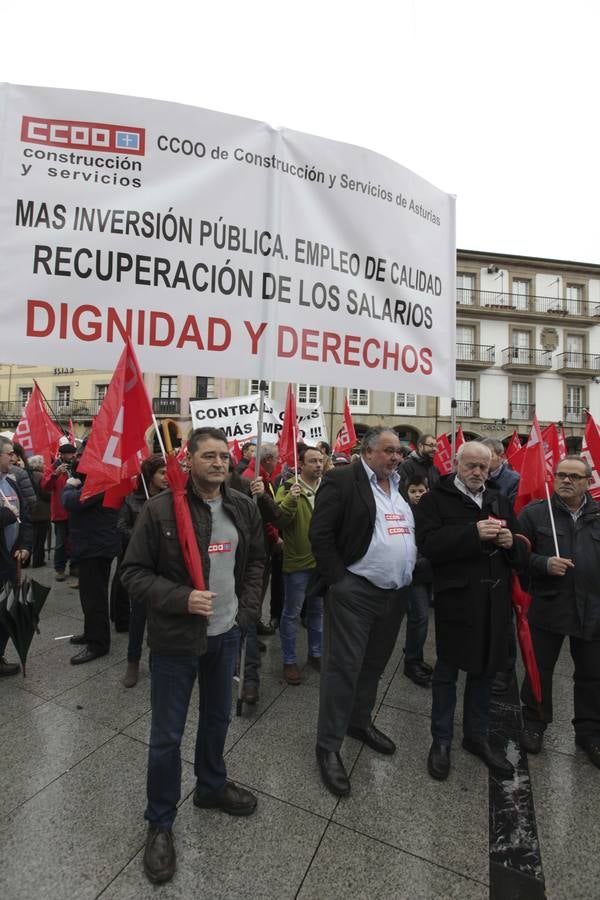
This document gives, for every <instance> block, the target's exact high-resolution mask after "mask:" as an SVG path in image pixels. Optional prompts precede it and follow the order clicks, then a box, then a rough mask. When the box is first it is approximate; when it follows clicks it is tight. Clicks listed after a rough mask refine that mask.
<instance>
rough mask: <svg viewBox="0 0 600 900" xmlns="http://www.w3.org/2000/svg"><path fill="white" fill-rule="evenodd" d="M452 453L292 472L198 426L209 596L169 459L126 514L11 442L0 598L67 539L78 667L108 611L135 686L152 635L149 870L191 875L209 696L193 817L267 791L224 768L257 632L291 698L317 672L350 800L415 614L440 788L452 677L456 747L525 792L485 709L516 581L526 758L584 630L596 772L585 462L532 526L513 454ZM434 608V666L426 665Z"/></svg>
mask: <svg viewBox="0 0 600 900" xmlns="http://www.w3.org/2000/svg"><path fill="white" fill-rule="evenodd" d="M436 448H437V443H436V438H435V437H434V436H433V435H429V434H424V435H422V436H421V437H420V438H419V440H418V443H417V446H416V448H415V449H414V450H413V451H410V450H407V449H406V448H405V447H403V446H402V445H401V442H400V440H399V438H398V435H397V433H396V432H395V431H394V430H392V429H390V428H388V427H385V426H380V427H376V428H373V429H370V430H369V431H368V432H367V433H366V434H365V435H364V437H363V439H362V443H361V447H360V451H359V452H357V453H353V454H351V455H346V454H344V453H331V450H330V448H329V446H328V445H327V444H320V445H318V446H316V447H313V446H308V445H306V444H300V445H299V446H298V448H297V466H296V467H295V468H290V467H289V466H287V465H286V466H284V467H283V469H282V467H281V465H280V461H279V451H278V447H277V446H276V445H274V444H263V445H262V446H261V448H260V450H259V452H258V456H257V455H256V447H255V446H254V444H252V443H248V444H246V445H244V446H243V447H242V456H241V459H240V461H239V463H237V464H236V465H234V464H233V463H232V461H231V458H230V454H229V448H228V445H227V440H226V438H225V435H224V434H223V432H221V431H219V430H217V429H214V428H199V429H196V430H195V431H194V432H193V433H192V435H191V437H190V439H189V443H188V448H187V454H186V457H185V462H184V465H185V467H186V468H187V469H188V470H189V478H188V481H187V489H186V492H185V503H186V504H187V508H188V509H189V513H190V517H191V527H192V534H193V540H195V543H196V545H197V551H198V552H199V558H200V565H201V569H202V577H203V581H204V587H203V588H199V587H198V586H197V585H196V586H194V583H193V582H192V578H191V576H190V568H189V565H188V560H187V558H186V557H185V556H184V552H183V550H182V543H181V534H180V532H179V530H178V529H179V527H180V526H179V521H178V518H177V516H178V513H177V511H176V509H175V505H174V500H173V494H172V492H171V491H170V490H169V489H168V488H169V485H168V477H167V472H166V468H165V461H164V459H163V457H162V456H161V455H154V456H150V457H149V458H148V459H146V460H144V462H143V464H142V467H141V474H140V477H139V480H138V484H137V487H136V489H135V490H134V491H133V492H132V493H131V494H130V495H129V496H128V497H127V498H126V499H125V501H124V503H123V505H122V507H121V509H120V511H119V512H117V511H116V510H114V509H112V508H110V507H107V506H105V505H104V504H103V497H102V495H98V496H96V497H91V498H88V499H86V500H83V499H82V491H83V486H84V483H85V476H84V475H83V474H81V473H80V472H79V471H78V469H77V461H78V453H77V450H76V448H75V446H73V445H71V444H64V445H63V446H61V447H60V450H59V453H58V457H57V459H56V460H55V461H54V462H53V463H52V465H51V466H48V467H44V464H43V460H42V459H41V457H30V458H29V459H26V458H25V456H24V454H23V453H22V452H21V451H20V448H19V447H18V445H17V444H15V443H13V442H12V441H11V440H10V439H9V438H7V437H0V492H1V493H0V525H1V531H0V581H1V582H2V585H6V584H10V583H11V582H13V581H14V580H15V578H16V570H17V567H18V566H22V565H27V564H28V562H29V561H31V564H32V566H35V567H39V566H43V565H44V564H45V562H46V559H47V560H48V564H50V555H49V554H48V549H47V536H48V534H49V531H50V526H51V524H52V525H53V531H54V554H53V557H52V564H53V566H54V572H55V574H54V577H55V579H56V580H57V581H63V580H65V579H66V578H67V577H68V574H67V572H69V573H70V575H71V576H74V577H75V578H76V579H77V580H76V581H75V582H74V583H75V585H77V586H78V588H79V595H80V599H81V604H82V609H83V613H84V627H83V631H82V633H81V634H77V635H73V636H72V637H71V643H73V644H75V645H79V646H78V650H77V652H76V654H75V655H74V656H73V657H72V659H71V663H72V664H73V665H80V664H84V663H87V662H89V661H91V660H93V659H95V658H97V657H99V656H102V655H104V654H106V653H108V652H109V648H110V621H109V611H110V612H111V613H112V617H113V619H114V621H115V625H116V626H117V627H118V628H119V629H120V630H124V629H127V630H128V632H129V644H128V651H127V668H126V671H125V673H124V678H123V684H124V685H125V687H126V688H130V689H131V688H134V687H135V685H136V684H137V682H138V678H139V666H140V659H141V656H142V647H143V638H144V633H145V632H147V643H148V646H149V648H150V660H151V681H152V724H151V736H150V749H149V760H148V799H147V807H146V813H145V817H146V820H147V823H148V833H147V842H146V850H145V854H144V869H145V872H146V874H147V876H148V878H149V879H150V880H151V881H152V882H154V883H160V882H164V881H167V880H169V879H170V878H171V877H172V875H173V873H174V871H175V868H176V852H175V843H174V839H173V830H172V829H173V824H174V821H175V816H176V810H177V803H178V800H179V797H180V787H181V785H180V782H181V758H180V743H181V738H182V734H183V729H184V726H185V721H186V715H187V710H188V706H189V702H190V697H191V693H192V688H193V686H194V683H195V682H196V681H198V682H199V685H200V711H199V721H198V733H197V738H196V755H195V765H194V768H195V774H196V779H197V785H196V790H195V793H194V803H195V805H196V806H198V807H200V808H204V809H205V808H217V809H220V810H222V811H223V812H225V813H228V814H230V815H236V816H247V815H251V814H252V813H253V812H254V810H255V809H256V806H257V798H256V797H255V796H254V795H253V794H252V793H251V792H249V791H248V790H246V789H245V788H242V787H241V786H239V785H236V784H235V783H234V782H232V781H230V780H228V778H227V771H226V766H225V761H224V745H225V739H226V735H227V729H228V724H229V717H230V710H231V703H232V679H233V675H234V672H235V670H236V667H237V666H238V665H239V652H240V642H241V638H242V637H245V639H246V653H245V658H246V665H245V686H244V695H243V699H244V700H245V702H246V703H249V704H256V703H258V702H259V701H260V695H259V688H260V677H259V671H260V653H261V649H264V641H263V638H267V637H271V638H273V639H274V640H275V639H276V637H275V636H276V632H277V630H279V639H280V642H281V666H282V668H281V675H282V678H283V680H284V681H285V682H286V683H287V684H288V685H290V686H291V687H292V688H293V689H296V688H298V687H299V686H300V685H301V684H302V683H303V680H304V673H303V672H304V667H305V666H309V667H311V668H312V669H314V670H317V671H318V672H319V673H320V694H319V703H318V711H317V710H316V709H315V719H316V723H315V724H316V730H315V735H316V741H315V743H316V757H317V766H318V770H319V772H320V776H321V778H322V781H323V783H324V784H325V786H326V787H327V789H328V790H330V791H331V792H332V793H333V794H335V795H336V796H345V795H347V794H348V793H349V792H350V790H351V784H350V778H349V776H348V773H347V771H346V768H345V765H344V760H343V755H342V749H343V742H344V738H345V736H346V735H349V736H351V737H353V738H355V739H358V740H360V741H362V742H363V743H365V744H366V745H367V746H369V747H370V748H371V749H373V750H374V751H375V752H378V753H382V754H388V755H390V754H393V753H394V752H395V750H396V747H395V745H394V743H393V741H392V740H391V738H389V737H388V736H387V735H385V734H384V733H383V732H382V731H380V730H379V729H378V728H377V726H376V724H375V722H374V721H373V711H374V708H375V703H376V695H377V688H378V684H379V680H380V677H381V674H382V672H383V670H384V668H385V665H386V663H387V662H388V660H389V658H390V655H391V653H392V651H393V649H394V646H395V644H396V641H397V639H398V634H399V631H400V627H401V623H402V621H403V619H404V617H405V616H406V632H405V643H404V663H403V671H404V675H405V676H406V677H407V679H410V680H411V681H412V682H413V683H414V684H416V685H417V686H419V687H420V688H422V689H424V690H430V691H431V696H432V710H431V737H432V741H431V746H430V748H429V755H428V757H427V763H426V765H427V769H428V771H429V774H430V775H431V777H432V778H434V779H436V780H438V781H443V780H445V779H446V778H448V777H449V775H450V772H451V752H452V745H453V736H454V734H453V732H454V720H455V707H456V686H457V678H458V675H459V672H460V671H464V672H466V682H465V688H464V703H463V721H462V747H463V748H464V750H465V751H467V752H469V753H471V754H473V755H475V756H477V757H478V758H480V759H481V761H482V762H483V763H484V764H485V765H486V766H487V767H488V768H489V769H490V770H491V771H493V772H494V773H495V774H496V775H498V776H499V777H503V778H510V777H511V776H512V773H513V767H512V765H511V763H510V762H509V761H508V759H507V758H506V756H505V755H504V752H503V749H502V747H499V746H494V745H493V743H490V740H489V711H490V700H491V695H492V694H493V693H498V694H502V693H505V692H506V691H508V690H509V689H510V688H511V686H512V685H514V684H515V665H516V637H515V626H514V622H513V615H512V606H511V580H512V577H513V573H516V574H517V575H518V576H519V578H520V582H521V584H522V586H523V588H525V589H526V590H528V591H530V593H531V594H532V597H533V600H532V605H531V609H530V615H529V621H530V627H531V634H532V641H533V646H534V649H535V655H536V658H537V663H538V667H539V671H540V677H541V683H542V704H541V707H540V706H539V705H538V704H537V703H536V702H535V700H534V698H533V694H532V686H531V683H530V680H529V678H528V676H527V675H526V676H525V678H524V680H523V683H522V686H521V701H522V709H523V720H524V724H523V729H522V736H521V743H522V746H523V748H524V749H525V750H526V751H527V752H529V753H539V752H541V751H542V749H543V737H544V732H545V730H546V728H547V727H548V726H549V725H550V723H551V722H552V715H553V707H552V679H553V672H554V668H555V665H556V661H557V658H558V654H559V652H560V650H561V646H562V644H563V641H564V638H565V637H567V636H568V638H569V645H570V651H571V656H572V659H573V664H574V700H575V717H574V720H573V726H574V732H575V740H576V743H577V744H578V746H580V747H581V748H582V749H583V750H584V751H585V753H586V754H587V756H588V758H589V759H590V761H591V762H592V763H593V764H594V765H595V766H597V767H598V768H600V589H599V588H598V572H599V571H600V504H598V503H596V502H595V501H594V500H593V499H592V497H591V494H590V493H589V488H590V484H591V471H590V468H589V466H588V463H587V462H586V460H585V459H584V458H582V457H579V456H575V455H570V456H566V457H565V458H563V459H562V460H561V461H560V462H559V463H558V464H557V465H556V466H555V472H554V489H553V493H552V498H551V501H546V500H539V501H537V500H536V501H534V502H532V503H530V504H528V505H526V506H525V508H524V509H523V510H522V511H521V512H520V515H519V516H518V517H517V516H515V513H514V510H513V502H514V500H515V496H516V494H517V490H518V484H519V475H518V473H517V472H515V471H513V470H512V469H511V468H510V466H509V465H508V463H507V461H506V458H505V455H504V446H503V444H502V443H501V442H500V441H496V440H493V439H487V440H484V441H482V442H480V441H470V442H467V443H465V444H463V445H462V446H461V447H460V448H459V449H458V451H457V453H456V459H455V464H454V469H453V471H452V472H451V473H450V474H447V475H443V476H442V475H441V474H440V472H439V471H438V469H437V468H436V465H435V463H434V457H435V453H436ZM550 510H551V511H552V513H553V519H551V517H550ZM557 548H558V551H557ZM30 557H31V560H30ZM115 559H116V560H117V563H116V567H115V566H114V565H113V563H114V560H115ZM115 568H116V572H115ZM111 573H112V576H113V590H112V596H113V599H112V601H111V603H110V604H109V582H110V579H111ZM269 586H270V591H269ZM267 597H269V598H270V605H269V608H268V610H265V609H264V607H265V604H266V602H267ZM432 607H433V615H434V623H435V648H436V658H433V655H432V657H431V658H430V659H429V660H427V659H425V647H426V640H427V633H428V627H429V621H430V609H431V608H432ZM301 625H304V627H305V628H306V636H307V641H306V645H307V654H306V657H305V658H303V659H302V658H300V653H299V647H300V642H299V640H298V637H299V634H300V628H301ZM8 639H9V635H8V633H7V631H6V629H5V628H4V627H3V626H2V625H1V624H0V676H9V675H14V674H16V673H17V672H18V671H19V666H18V665H17V664H16V663H11V662H9V661H8V660H7V658H6V656H5V653H6V647H7V644H8ZM241 674H242V675H243V674H244V673H241Z"/></svg>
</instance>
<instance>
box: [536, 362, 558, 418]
mask: <svg viewBox="0 0 600 900" xmlns="http://www.w3.org/2000/svg"><path fill="white" fill-rule="evenodd" d="M535 407H536V409H535V411H536V413H537V417H538V419H539V420H540V421H544V422H546V421H550V422H560V420H561V419H563V418H564V414H563V385H562V379H561V378H560V377H559V376H557V375H554V374H553V373H550V372H549V373H547V374H544V375H538V377H537V380H536V384H535Z"/></svg>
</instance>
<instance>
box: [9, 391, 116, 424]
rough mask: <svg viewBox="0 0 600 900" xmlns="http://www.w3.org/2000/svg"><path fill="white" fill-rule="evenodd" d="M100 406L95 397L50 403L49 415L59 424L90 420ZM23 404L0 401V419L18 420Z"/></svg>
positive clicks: (12, 401) (100, 401)
mask: <svg viewBox="0 0 600 900" xmlns="http://www.w3.org/2000/svg"><path fill="white" fill-rule="evenodd" d="M101 406H102V400H99V399H98V398H97V397H95V398H93V399H90V400H71V401H70V402H69V403H65V402H60V403H59V402H58V401H57V400H55V401H54V402H52V401H51V402H50V414H51V415H52V416H56V417H57V418H58V419H60V420H61V422H63V423H64V422H65V421H67V420H68V419H73V420H75V419H91V418H92V417H93V416H97V415H98V411H99V409H100V407H101ZM24 409H25V404H24V403H23V402H22V401H21V400H1V401H0V417H2V418H5V419H17V420H18V419H20V418H21V416H22V415H23V410H24Z"/></svg>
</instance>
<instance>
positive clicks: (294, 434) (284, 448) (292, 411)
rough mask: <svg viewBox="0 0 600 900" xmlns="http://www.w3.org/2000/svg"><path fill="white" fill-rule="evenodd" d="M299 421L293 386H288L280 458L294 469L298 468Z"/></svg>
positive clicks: (280, 438) (280, 439) (279, 442)
mask: <svg viewBox="0 0 600 900" xmlns="http://www.w3.org/2000/svg"><path fill="white" fill-rule="evenodd" d="M297 442H298V421H297V418H296V398H295V397H294V392H293V391H292V386H291V384H288V389H287V395H286V398H285V409H284V411H283V428H282V429H281V431H280V432H279V441H278V444H279V458H280V460H281V461H282V462H286V463H287V464H288V466H292V467H293V468H294V469H295V468H296V467H297V459H296V458H297V449H296V444H297Z"/></svg>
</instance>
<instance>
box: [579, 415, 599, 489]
mask: <svg viewBox="0 0 600 900" xmlns="http://www.w3.org/2000/svg"><path fill="white" fill-rule="evenodd" d="M581 456H583V458H584V459H585V460H587V462H588V463H589V464H590V468H591V470H592V483H591V485H590V487H589V488H588V490H589V492H590V494H591V495H592V497H593V498H594V500H600V433H599V432H598V426H597V425H596V422H595V421H594V417H593V415H592V414H591V413H587V422H586V423H585V432H584V435H583V442H582V444H581Z"/></svg>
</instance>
